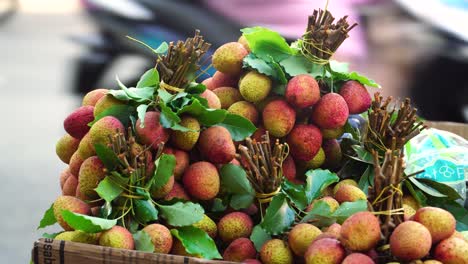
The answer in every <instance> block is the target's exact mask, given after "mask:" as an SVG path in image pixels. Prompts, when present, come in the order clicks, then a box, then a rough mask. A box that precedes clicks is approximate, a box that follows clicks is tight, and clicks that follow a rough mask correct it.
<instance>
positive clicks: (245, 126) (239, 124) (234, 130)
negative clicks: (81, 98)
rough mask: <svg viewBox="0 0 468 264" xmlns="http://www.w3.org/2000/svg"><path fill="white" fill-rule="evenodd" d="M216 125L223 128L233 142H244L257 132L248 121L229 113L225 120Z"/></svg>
mask: <svg viewBox="0 0 468 264" xmlns="http://www.w3.org/2000/svg"><path fill="white" fill-rule="evenodd" d="M218 125H219V126H222V127H225V128H226V129H227V130H228V131H229V133H230V134H231V137H232V140H234V141H241V140H244V139H245V138H246V137H249V136H251V135H252V134H253V133H254V132H255V130H257V128H256V127H255V125H254V124H252V122H250V120H248V119H246V118H244V117H242V116H240V115H235V114H231V113H228V114H227V115H226V118H224V120H223V121H222V122H221V123H218Z"/></svg>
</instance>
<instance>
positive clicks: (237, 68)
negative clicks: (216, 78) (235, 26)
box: [212, 42, 249, 75]
mask: <svg viewBox="0 0 468 264" xmlns="http://www.w3.org/2000/svg"><path fill="white" fill-rule="evenodd" d="M247 54H249V53H248V52H247V50H245V48H244V46H242V44H240V43H238V42H229V43H226V44H224V45H222V46H221V47H219V48H218V49H217V50H216V51H215V52H214V54H213V61H212V62H213V66H214V67H215V69H216V70H218V71H220V72H222V73H226V74H229V75H239V74H240V72H241V71H242V60H243V59H244V57H245V56H247Z"/></svg>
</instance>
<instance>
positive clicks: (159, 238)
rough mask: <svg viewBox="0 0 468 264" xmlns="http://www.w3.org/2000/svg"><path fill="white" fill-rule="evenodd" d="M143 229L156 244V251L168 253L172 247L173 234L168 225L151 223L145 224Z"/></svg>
mask: <svg viewBox="0 0 468 264" xmlns="http://www.w3.org/2000/svg"><path fill="white" fill-rule="evenodd" d="M143 231H144V232H146V233H147V234H148V235H149V236H150V237H151V242H152V243H153V245H154V251H153V252H154V253H162V254H168V253H169V252H171V248H172V242H173V241H172V235H171V231H169V229H167V227H165V226H163V225H160V224H151V225H147V226H145V228H143Z"/></svg>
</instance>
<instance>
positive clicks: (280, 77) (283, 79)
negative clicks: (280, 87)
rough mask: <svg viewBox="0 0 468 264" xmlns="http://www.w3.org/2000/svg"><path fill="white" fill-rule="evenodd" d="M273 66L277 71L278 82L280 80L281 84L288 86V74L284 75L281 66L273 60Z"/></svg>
mask: <svg viewBox="0 0 468 264" xmlns="http://www.w3.org/2000/svg"><path fill="white" fill-rule="evenodd" d="M271 66H272V67H273V70H274V71H275V76H276V80H278V82H279V83H280V84H287V83H288V79H287V78H286V74H285V73H284V71H283V68H281V66H280V64H279V63H277V62H276V61H274V60H273V59H272V61H271Z"/></svg>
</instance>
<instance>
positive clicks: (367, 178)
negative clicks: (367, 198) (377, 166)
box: [358, 165, 374, 195]
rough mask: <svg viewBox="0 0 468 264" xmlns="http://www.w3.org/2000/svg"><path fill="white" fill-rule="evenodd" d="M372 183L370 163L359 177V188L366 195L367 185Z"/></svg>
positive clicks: (372, 171)
mask: <svg viewBox="0 0 468 264" xmlns="http://www.w3.org/2000/svg"><path fill="white" fill-rule="evenodd" d="M373 183H374V167H373V166H372V165H369V166H367V168H366V170H365V171H364V173H363V174H362V176H361V178H360V179H359V183H358V185H359V188H360V189H361V190H362V191H363V192H364V193H365V194H366V195H367V193H368V192H369V186H372V185H373Z"/></svg>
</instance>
